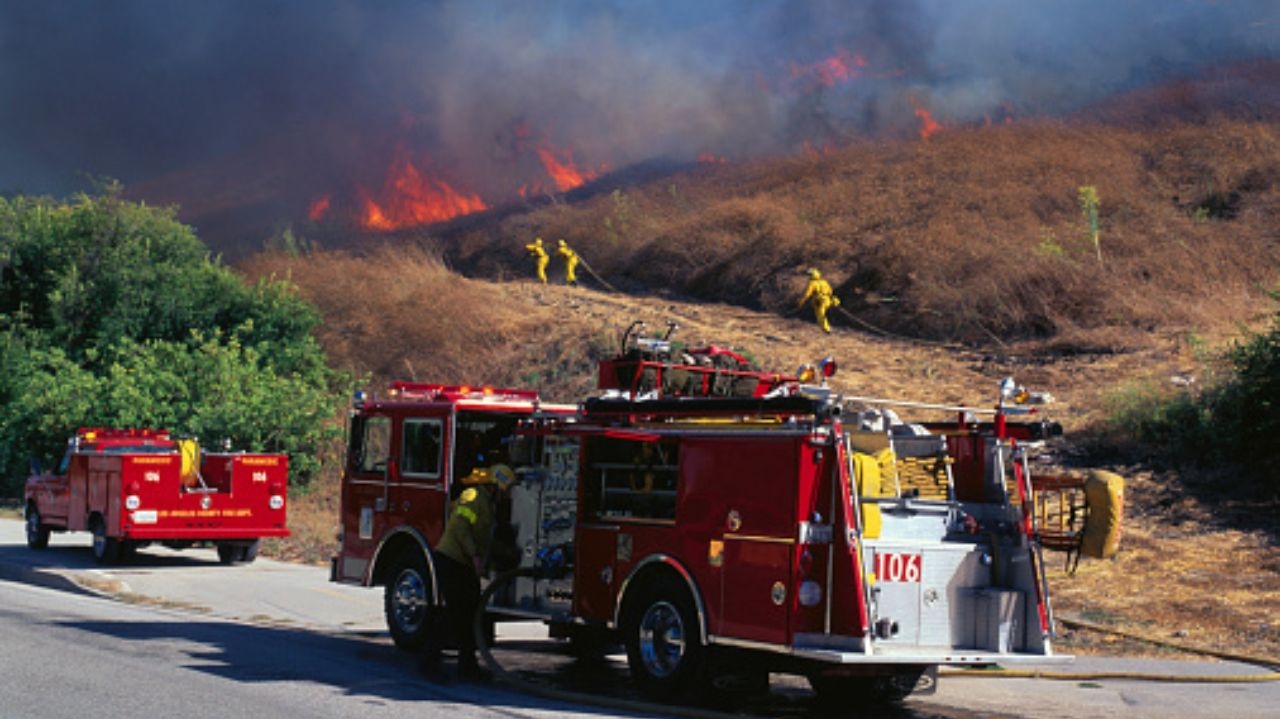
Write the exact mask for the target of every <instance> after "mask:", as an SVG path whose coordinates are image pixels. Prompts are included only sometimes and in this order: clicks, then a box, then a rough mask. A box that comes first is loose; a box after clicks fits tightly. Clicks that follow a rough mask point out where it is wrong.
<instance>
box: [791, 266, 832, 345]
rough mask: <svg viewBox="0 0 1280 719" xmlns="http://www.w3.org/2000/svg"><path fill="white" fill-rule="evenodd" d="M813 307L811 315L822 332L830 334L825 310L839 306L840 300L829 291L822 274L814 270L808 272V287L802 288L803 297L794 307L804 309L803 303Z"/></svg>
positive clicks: (829, 286) (828, 283)
mask: <svg viewBox="0 0 1280 719" xmlns="http://www.w3.org/2000/svg"><path fill="white" fill-rule="evenodd" d="M806 302H807V303H809V304H811V305H813V315H814V317H816V318H817V320H818V326H819V327H821V328H822V331H823V332H826V333H828V334H830V333H831V323H830V322H828V321H827V310H829V309H831V308H832V307H839V306H840V298H838V297H836V294H835V292H833V291H832V290H831V283H830V282H827V281H826V280H824V279H822V273H821V272H818V270H817V269H816V268H811V269H810V270H809V285H808V286H807V287H805V288H804V296H803V297H801V298H800V303H799V304H797V305H796V307H804V305H805V303H806Z"/></svg>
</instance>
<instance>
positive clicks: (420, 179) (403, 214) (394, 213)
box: [359, 148, 489, 232]
mask: <svg viewBox="0 0 1280 719" xmlns="http://www.w3.org/2000/svg"><path fill="white" fill-rule="evenodd" d="M359 193H360V196H361V205H362V207H363V214H362V216H361V218H360V224H361V225H362V226H363V227H364V228H365V229H369V230H378V231H381V232H389V231H392V230H400V229H404V228H406V227H415V226H417V225H426V224H430V223H432V222H443V221H445V220H450V219H453V218H455V217H459V216H461V215H469V214H471V213H473V212H481V211H483V210H487V209H489V206H488V205H486V204H485V203H484V200H481V199H480V197H479V196H478V195H467V194H464V193H461V192H459V191H457V190H455V189H454V188H453V187H452V186H450V185H449V183H447V182H445V181H444V180H440V179H438V178H434V177H430V176H427V175H424V174H423V173H422V172H421V171H420V170H419V169H418V168H417V166H415V165H414V164H413V160H412V159H411V158H410V157H409V153H408V152H407V151H406V150H405V149H404V148H400V149H398V150H397V151H396V157H395V159H394V160H393V162H392V163H391V167H390V169H389V170H388V172H387V179H386V182H385V183H384V184H383V188H382V195H381V197H380V198H378V199H374V198H373V196H372V195H371V194H370V193H369V192H368V191H367V190H365V189H364V188H359Z"/></svg>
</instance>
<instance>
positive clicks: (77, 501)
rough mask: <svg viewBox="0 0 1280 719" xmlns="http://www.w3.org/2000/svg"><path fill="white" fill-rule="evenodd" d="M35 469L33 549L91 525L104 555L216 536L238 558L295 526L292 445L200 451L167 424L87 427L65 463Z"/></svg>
mask: <svg viewBox="0 0 1280 719" xmlns="http://www.w3.org/2000/svg"><path fill="white" fill-rule="evenodd" d="M33 464H35V463H33ZM33 470H34V471H33V474H32V476H30V477H29V478H28V479H27V483H26V491H25V503H26V525H27V526H26V528H27V546H29V547H31V548H33V549H44V548H45V547H47V546H48V544H49V535H50V533H51V532H74V531H89V532H92V533H93V554H94V557H95V558H96V559H97V560H98V561H99V562H101V563H104V564H111V563H115V562H117V561H119V560H120V559H121V558H122V557H124V556H125V555H127V554H130V553H132V552H133V551H134V550H136V549H138V548H141V547H144V546H146V545H148V544H151V543H159V544H163V545H165V546H167V547H171V548H174V549H182V548H185V547H190V546H193V545H196V544H209V543H212V544H213V545H215V546H216V547H217V551H218V558H219V559H220V560H221V561H222V562H223V563H224V564H232V563H239V562H252V561H253V560H254V559H255V558H256V557H257V554H258V545H259V540H260V538H261V537H285V536H288V534H289V530H288V529H287V528H286V527H285V516H286V509H285V501H286V499H285V498H286V491H287V488H288V474H289V460H288V457H286V456H285V455H278V454H246V453H243V452H201V450H200V447H199V445H198V444H196V442H195V440H194V439H183V438H174V437H171V436H170V435H169V433H168V432H167V431H165V430H151V429H104V428H82V429H80V430H79V431H77V432H76V434H75V436H73V437H72V438H71V439H70V440H68V442H67V451H66V453H65V454H64V455H63V457H62V461H61V462H59V464H58V466H57V468H55V469H54V470H53V471H51V472H44V471H42V470H41V469H40V468H39V467H38V466H34V467H33Z"/></svg>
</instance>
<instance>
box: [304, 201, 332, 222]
mask: <svg viewBox="0 0 1280 719" xmlns="http://www.w3.org/2000/svg"><path fill="white" fill-rule="evenodd" d="M332 200H333V198H332V196H330V195H321V196H320V197H317V198H316V199H314V200H312V201H311V205H310V206H309V207H308V208H307V217H308V218H309V219H310V220H311V221H312V222H319V221H320V220H323V219H324V216H325V215H327V214H329V206H330V204H331V203H332Z"/></svg>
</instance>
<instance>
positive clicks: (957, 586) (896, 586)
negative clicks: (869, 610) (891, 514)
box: [864, 542, 991, 649]
mask: <svg viewBox="0 0 1280 719" xmlns="http://www.w3.org/2000/svg"><path fill="white" fill-rule="evenodd" d="M864 551H865V555H864V556H865V558H866V562H867V568H868V570H869V571H871V572H874V573H875V585H874V590H873V591H874V594H875V615H874V616H873V617H872V623H873V624H874V623H876V622H877V621H882V622H891V623H892V624H896V625H897V629H898V631H897V633H896V634H893V635H891V636H887V637H881V638H880V639H878V640H877V641H878V643H879V644H880V645H881V646H882V647H885V648H886V649H887V648H888V647H891V646H901V647H906V646H918V647H956V646H969V645H971V641H970V640H969V637H970V636H971V635H972V633H973V626H972V625H973V620H972V619H971V618H966V617H964V616H963V615H964V614H965V612H966V611H968V610H969V608H970V605H971V602H970V601H969V600H970V598H971V595H972V594H973V593H974V591H975V590H978V589H981V588H985V587H988V586H989V585H990V582H991V572H990V569H989V568H988V567H987V566H985V565H984V564H983V563H982V551H981V549H980V548H979V547H975V546H974V545H971V544H942V543H936V544H934V543H924V544H919V543H911V542H896V543H895V542H868V543H867V545H866V547H865V550H864Z"/></svg>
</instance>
